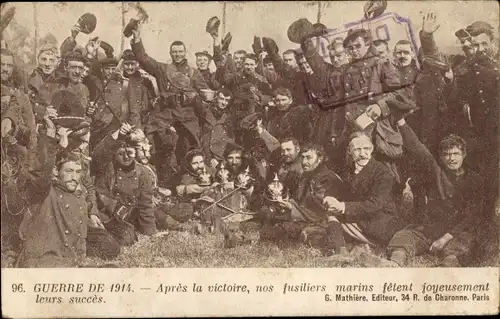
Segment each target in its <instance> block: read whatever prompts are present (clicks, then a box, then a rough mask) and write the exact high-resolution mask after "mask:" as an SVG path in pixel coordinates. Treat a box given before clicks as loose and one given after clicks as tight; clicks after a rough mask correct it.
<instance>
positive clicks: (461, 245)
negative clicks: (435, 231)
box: [387, 225, 474, 264]
mask: <svg viewBox="0 0 500 319" xmlns="http://www.w3.org/2000/svg"><path fill="white" fill-rule="evenodd" d="M425 233H426V232H425V226H419V225H410V226H408V227H406V228H405V229H402V230H400V231H398V232H397V233H396V234H394V236H393V237H392V239H391V241H390V242H389V245H388V247H387V250H388V252H389V255H390V253H391V252H393V251H395V250H400V251H404V252H405V253H406V256H407V258H411V257H414V256H419V255H423V254H425V253H426V252H429V248H430V247H431V245H432V243H433V242H434V241H435V240H437V239H439V237H437V238H436V236H430V235H429V234H425ZM473 245H474V238H473V236H472V235H471V234H470V233H466V232H463V233H460V234H459V235H458V236H457V237H453V239H451V240H450V241H449V242H448V244H447V245H446V246H445V247H444V249H443V250H442V252H440V255H441V257H446V256H450V255H455V256H456V257H457V258H458V259H459V261H460V263H461V264H466V263H467V262H468V261H470V257H471V253H472V248H473Z"/></svg>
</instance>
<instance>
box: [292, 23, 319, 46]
mask: <svg viewBox="0 0 500 319" xmlns="http://www.w3.org/2000/svg"><path fill="white" fill-rule="evenodd" d="M313 33H314V26H313V24H312V23H311V22H310V21H309V20H307V19H304V18H302V19H299V20H297V21H295V22H293V23H292V24H291V25H290V26H289V27H288V30H287V36H288V39H289V40H290V41H291V42H293V43H297V44H301V43H302V41H303V40H304V39H305V38H307V37H309V36H310V35H311V34H313Z"/></svg>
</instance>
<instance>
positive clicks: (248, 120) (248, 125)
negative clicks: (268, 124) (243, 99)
mask: <svg viewBox="0 0 500 319" xmlns="http://www.w3.org/2000/svg"><path fill="white" fill-rule="evenodd" d="M260 119H262V113H260V112H257V113H252V114H250V115H247V116H245V117H244V118H243V119H242V120H241V122H240V127H241V128H242V129H243V130H252V129H254V128H255V126H256V125H257V121H258V120H260Z"/></svg>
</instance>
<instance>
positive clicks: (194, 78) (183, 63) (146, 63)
mask: <svg viewBox="0 0 500 319" xmlns="http://www.w3.org/2000/svg"><path fill="white" fill-rule="evenodd" d="M132 32H133V35H134V37H133V40H132V43H131V47H132V51H133V52H134V54H135V56H136V57H137V61H139V64H140V66H141V67H142V68H143V69H144V71H146V72H148V73H149V74H151V75H153V76H154V77H155V78H156V83H157V84H158V90H159V93H160V95H165V94H166V93H167V92H170V85H169V82H170V81H172V77H173V76H174V75H175V74H176V73H182V74H184V75H186V76H188V77H189V80H190V83H189V88H190V89H195V90H201V89H208V85H207V83H206V82H205V79H204V78H203V76H202V75H201V74H200V72H199V71H198V70H196V69H195V68H193V67H191V66H190V65H189V64H188V62H187V59H186V46H185V45H184V43H182V42H181V41H174V42H172V44H171V45H170V57H171V58H172V63H161V62H158V61H156V60H155V59H153V58H152V57H150V56H149V55H147V54H146V51H145V50H144V46H143V45H142V40H141V35H140V26H139V27H137V28H136V29H134V30H133V31H132Z"/></svg>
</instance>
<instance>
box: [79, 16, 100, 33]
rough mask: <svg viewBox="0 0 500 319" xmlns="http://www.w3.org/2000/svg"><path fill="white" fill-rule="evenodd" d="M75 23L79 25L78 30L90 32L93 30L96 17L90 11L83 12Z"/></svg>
mask: <svg viewBox="0 0 500 319" xmlns="http://www.w3.org/2000/svg"><path fill="white" fill-rule="evenodd" d="M76 24H77V25H78V26H79V27H80V30H81V31H82V32H83V33H85V34H90V33H92V32H94V30H95V27H96V25H97V18H96V17H95V15H93V14H92V13H85V14H84V15H82V16H81V17H80V18H78V22H77V23H76Z"/></svg>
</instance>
